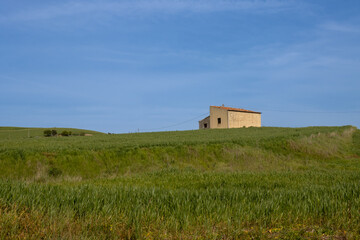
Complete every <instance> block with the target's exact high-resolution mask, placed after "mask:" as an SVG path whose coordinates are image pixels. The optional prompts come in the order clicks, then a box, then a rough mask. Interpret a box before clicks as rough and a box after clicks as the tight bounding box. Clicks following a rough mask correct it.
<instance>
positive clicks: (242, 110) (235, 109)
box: [210, 106, 261, 114]
mask: <svg viewBox="0 0 360 240" xmlns="http://www.w3.org/2000/svg"><path fill="white" fill-rule="evenodd" d="M210 107H215V108H220V109H224V110H228V111H235V112H246V113H258V114H261V112H254V111H250V110H246V109H242V108H232V107H222V106H221V107H219V106H210Z"/></svg>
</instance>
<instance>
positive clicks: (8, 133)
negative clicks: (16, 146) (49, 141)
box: [0, 127, 104, 140]
mask: <svg viewBox="0 0 360 240" xmlns="http://www.w3.org/2000/svg"><path fill="white" fill-rule="evenodd" d="M47 129H50V130H51V129H54V130H56V131H57V132H58V133H61V132H62V131H71V132H72V133H74V134H77V135H80V134H92V135H99V134H104V133H101V132H97V131H92V130H86V129H78V128H56V127H54V128H26V127H0V140H1V139H2V140H4V139H8V140H9V139H21V138H29V137H30V138H33V137H35V138H37V137H44V130H47Z"/></svg>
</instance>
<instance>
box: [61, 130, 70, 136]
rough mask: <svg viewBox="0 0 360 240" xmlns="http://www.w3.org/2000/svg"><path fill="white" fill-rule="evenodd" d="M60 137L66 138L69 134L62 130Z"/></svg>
mask: <svg viewBox="0 0 360 240" xmlns="http://www.w3.org/2000/svg"><path fill="white" fill-rule="evenodd" d="M61 136H65V137H67V136H69V132H68V131H66V130H64V131H62V133H61Z"/></svg>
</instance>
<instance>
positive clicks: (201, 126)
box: [199, 116, 210, 129]
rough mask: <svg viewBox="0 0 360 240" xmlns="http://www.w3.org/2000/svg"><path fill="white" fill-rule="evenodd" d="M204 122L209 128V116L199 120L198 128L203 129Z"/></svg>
mask: <svg viewBox="0 0 360 240" xmlns="http://www.w3.org/2000/svg"><path fill="white" fill-rule="evenodd" d="M204 124H207V127H206V128H210V116H208V117H206V118H204V119H203V120H201V121H199V129H205V126H204Z"/></svg>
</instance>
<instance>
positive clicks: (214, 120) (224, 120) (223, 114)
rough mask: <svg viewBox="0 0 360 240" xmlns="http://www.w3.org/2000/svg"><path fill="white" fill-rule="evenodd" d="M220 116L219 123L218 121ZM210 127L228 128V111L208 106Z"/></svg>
mask: <svg viewBox="0 0 360 240" xmlns="http://www.w3.org/2000/svg"><path fill="white" fill-rule="evenodd" d="M218 118H221V123H220V124H219V123H218ZM210 127H211V128H228V113H227V110H226V109H221V108H217V107H210Z"/></svg>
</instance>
